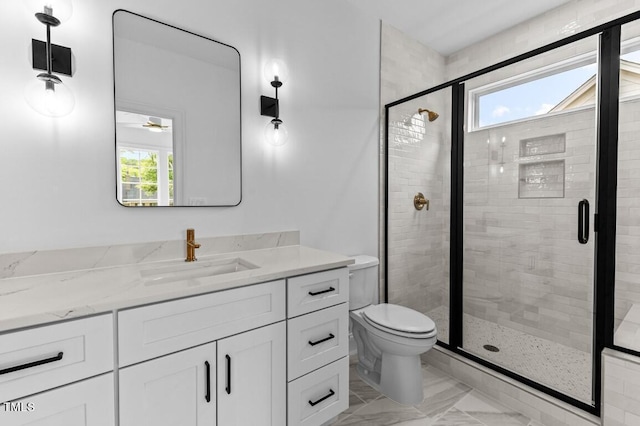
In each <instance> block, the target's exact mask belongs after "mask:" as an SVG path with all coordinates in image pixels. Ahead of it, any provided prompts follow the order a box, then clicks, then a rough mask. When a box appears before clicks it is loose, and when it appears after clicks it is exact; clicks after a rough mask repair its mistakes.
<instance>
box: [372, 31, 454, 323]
mask: <svg viewBox="0 0 640 426" xmlns="http://www.w3.org/2000/svg"><path fill="white" fill-rule="evenodd" d="M381 31H382V37H381V40H382V47H381V49H382V50H381V76H380V79H381V90H380V93H381V107H384V105H385V104H387V103H390V102H392V101H395V100H397V99H400V98H402V97H405V96H408V95H410V94H413V93H416V92H418V91H420V90H423V89H425V88H428V87H432V86H434V85H436V84H438V83H441V82H442V81H443V80H444V57H443V56H442V55H440V54H438V53H437V52H435V51H433V50H431V49H430V48H428V47H426V46H424V45H422V44H420V43H418V42H417V41H415V40H412V39H410V38H409V37H407V36H406V35H404V34H403V33H402V32H400V31H398V30H397V29H395V28H393V27H391V26H388V25H385V24H383V25H382V29H381ZM447 93H450V92H448V91H447ZM446 97H447V96H446V95H444V94H443V93H440V94H434V95H429V96H426V97H423V98H421V99H416V100H415V101H413V102H409V103H406V104H403V105H402V106H401V107H398V108H392V110H391V114H390V117H389V122H390V127H391V130H390V135H389V146H390V152H389V170H390V181H389V214H390V217H389V229H388V231H387V232H388V236H389V262H388V264H387V265H384V264H382V268H381V276H382V278H383V279H384V268H385V267H386V268H388V274H389V280H390V285H389V301H390V302H393V303H398V304H400V305H404V306H409V307H412V308H414V309H416V310H419V311H422V312H426V311H427V310H429V309H430V308H433V307H436V306H439V305H440V304H443V303H444V304H446V305H448V292H446V291H444V289H445V288H446V287H447V286H448V253H449V249H448V229H449V224H448V223H449V222H448V221H449V214H448V211H449V189H448V184H449V181H450V178H449V169H450V161H449V160H448V159H449V158H450V157H449V155H450V154H449V149H448V146H449V144H450V142H449V137H448V136H447V135H448V133H447V132H448V129H449V128H450V122H449V119H448V116H449V110H450V106H448V103H447V102H448V100H447V99H446ZM449 97H450V96H449ZM418 108H429V109H432V110H434V111H437V112H438V113H439V114H440V118H438V119H437V120H436V121H434V122H428V120H425V118H424V116H422V117H420V116H418V115H417V111H418ZM381 116H382V117H384V109H382V110H381ZM381 123H382V126H384V120H381ZM384 132H385V129H384V127H383V128H382V129H381V135H382V137H383V139H382V140H381V173H380V176H381V199H382V200H384V197H385V193H384V189H385V188H384V182H385V169H384V159H385V152H384ZM417 192H422V193H423V194H424V195H425V197H427V198H428V199H429V200H430V208H429V211H425V210H423V211H417V210H415V208H414V207H413V197H414V195H415V194H416V193H417ZM381 207H382V210H381V214H380V218H381V223H382V224H383V225H384V223H385V221H386V218H385V216H384V215H385V211H384V204H383V203H381ZM381 237H382V238H383V240H382V241H381V245H380V247H381V257H382V256H383V254H384V228H383V232H381ZM382 260H383V259H382ZM381 285H382V286H383V288H384V281H382V282H381Z"/></svg>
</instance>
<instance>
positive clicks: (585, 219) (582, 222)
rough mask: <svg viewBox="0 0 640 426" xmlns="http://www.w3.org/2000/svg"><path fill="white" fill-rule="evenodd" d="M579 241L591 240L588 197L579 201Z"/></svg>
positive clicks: (586, 241) (584, 242) (583, 242)
mask: <svg viewBox="0 0 640 426" xmlns="http://www.w3.org/2000/svg"><path fill="white" fill-rule="evenodd" d="M578 242H580V244H587V243H588V242H589V201H587V200H586V199H585V200H582V201H580V202H579V203H578Z"/></svg>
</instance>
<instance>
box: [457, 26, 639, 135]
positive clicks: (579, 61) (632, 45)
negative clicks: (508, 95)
mask: <svg viewBox="0 0 640 426" xmlns="http://www.w3.org/2000/svg"><path fill="white" fill-rule="evenodd" d="M635 50H640V37H635V38H631V39H629V40H625V41H624V42H622V43H621V44H620V54H621V55H624V54H626V53H629V52H631V51H635ZM597 56H598V54H597V52H596V51H593V52H589V53H584V54H582V55H578V56H575V57H573V58H569V59H566V60H564V61H560V62H556V63H555V64H551V65H547V66H545V67H542V68H537V69H535V70H531V71H527V72H525V73H522V74H518V75H515V76H512V77H508V78H505V79H503V80H499V81H495V82H493V83H489V84H486V85H483V86H479V87H476V88H474V89H469V90H468V91H467V106H468V111H469V114H468V115H467V129H469V130H468V131H469V133H472V132H475V131H479V130H487V129H492V128H495V127H500V126H505V125H510V124H515V123H522V122H525V121H530V120H539V119H541V118H547V117H552V116H556V115H561V114H570V113H574V112H576V111H583V110H586V109H590V108H594V107H595V104H594V105H585V106H581V107H577V108H572V109H570V110H564V111H556V112H551V113H547V114H540V115H533V116H531V117H524V118H519V119H515V120H510V121H504V122H502V123H496V124H490V125H487V126H482V127H481V126H480V125H479V121H480V111H479V105H480V104H479V102H480V97H481V96H484V95H488V94H490V93H494V92H498V91H500V90H505V89H509V88H510V87H514V86H518V85H520V84H525V83H528V82H530V81H534V80H538V79H541V78H544V77H548V76H550V75H554V74H559V73H561V72H564V71H569V70H571V69H575V68H580V67H582V66H585V65H589V64H592V63H594V60H595V63H596V64H597V63H598V58H597ZM638 98H640V96H638V95H631V96H624V97H621V98H620V100H621V101H623V100H624V101H628V100H632V99H638ZM596 102H597V101H596Z"/></svg>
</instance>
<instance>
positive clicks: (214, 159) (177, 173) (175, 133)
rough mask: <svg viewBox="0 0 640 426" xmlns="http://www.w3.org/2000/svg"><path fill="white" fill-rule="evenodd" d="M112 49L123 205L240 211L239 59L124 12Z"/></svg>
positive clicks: (116, 22)
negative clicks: (238, 209) (221, 208)
mask: <svg viewBox="0 0 640 426" xmlns="http://www.w3.org/2000/svg"><path fill="white" fill-rule="evenodd" d="M113 42H114V75H115V108H116V113H115V118H116V164H117V167H118V173H117V191H116V192H117V199H118V202H120V203H121V204H122V205H124V206H235V205H238V204H239V203H240V200H241V174H242V173H241V134H240V127H241V126H240V55H239V53H238V51H237V50H236V49H234V48H233V47H231V46H228V45H225V44H222V43H219V42H216V41H214V40H211V39H208V38H205V37H201V36H198V35H196V34H193V33H190V32H187V31H184V30H181V29H178V28H175V27H173V26H170V25H166V24H163V23H160V22H157V21H154V20H152V19H148V18H145V17H142V16H140V15H136V14H133V13H130V12H126V11H123V10H118V11H116V12H115V13H114V15H113Z"/></svg>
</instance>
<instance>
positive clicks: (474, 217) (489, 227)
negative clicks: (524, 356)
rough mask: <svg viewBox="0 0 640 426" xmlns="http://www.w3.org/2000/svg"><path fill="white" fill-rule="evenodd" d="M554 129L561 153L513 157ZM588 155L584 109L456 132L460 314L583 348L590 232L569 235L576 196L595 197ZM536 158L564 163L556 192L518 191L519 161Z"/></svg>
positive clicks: (591, 121)
mask: <svg viewBox="0 0 640 426" xmlns="http://www.w3.org/2000/svg"><path fill="white" fill-rule="evenodd" d="M558 134H563V135H564V137H565V144H566V147H565V150H564V152H559V153H553V154H545V155H538V156H528V157H521V156H520V143H521V142H520V141H521V140H523V139H529V138H537V137H542V136H551V135H558ZM503 140H504V147H502V146H501V145H502V141H503ZM595 153H596V151H595V111H594V108H589V109H587V110H583V111H579V112H569V113H565V114H561V115H556V116H550V117H545V118H537V119H535V120H529V121H525V122H521V123H514V124H509V125H503V126H499V127H494V128H492V129H490V130H479V131H475V132H471V133H468V134H467V135H466V136H465V153H464V155H465V169H464V182H465V189H464V259H463V261H464V273H463V280H464V281H463V282H464V284H463V285H464V311H465V313H467V314H471V315H473V316H475V317H478V318H482V319H484V320H487V321H491V322H495V323H498V324H501V325H504V326H506V327H509V328H512V329H516V330H520V331H523V332H525V333H528V334H531V335H534V336H538V337H542V338H546V339H548V340H551V341H555V342H557V343H562V344H564V345H568V346H571V347H573V348H576V349H579V350H582V351H585V352H589V351H590V347H591V321H592V311H593V308H592V307H593V250H594V247H593V238H591V239H590V240H589V242H588V243H587V244H586V245H581V244H579V243H578V241H577V239H576V235H577V210H578V202H579V201H580V200H582V199H588V200H589V201H591V204H592V206H593V205H594V202H595V198H594V195H595V189H594V188H595ZM542 161H544V162H547V161H553V162H554V163H557V162H564V173H562V175H561V176H554V178H556V177H559V178H560V179H563V180H564V182H559V184H560V185H562V186H564V191H563V192H564V195H562V196H561V198H546V197H544V194H540V193H534V195H535V197H534V198H519V194H518V191H519V185H521V183H522V181H521V179H524V177H523V176H521V175H520V173H521V170H520V167H521V165H532V164H533V165H534V166H533V167H538V166H537V164H540V162H542ZM502 162H504V166H503V173H500V163H502ZM537 172H538V173H539V170H538V171H537ZM534 186H538V185H534ZM539 186H540V187H544V185H539ZM550 195H553V196H554V197H555V196H557V195H558V194H555V193H553V194H550ZM592 212H593V210H592Z"/></svg>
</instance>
